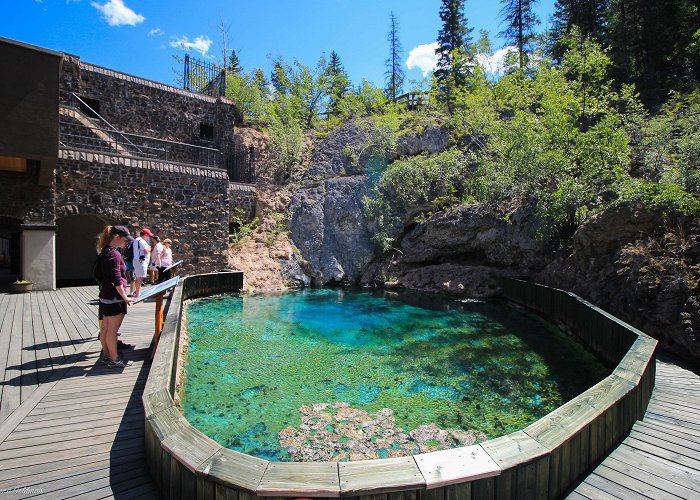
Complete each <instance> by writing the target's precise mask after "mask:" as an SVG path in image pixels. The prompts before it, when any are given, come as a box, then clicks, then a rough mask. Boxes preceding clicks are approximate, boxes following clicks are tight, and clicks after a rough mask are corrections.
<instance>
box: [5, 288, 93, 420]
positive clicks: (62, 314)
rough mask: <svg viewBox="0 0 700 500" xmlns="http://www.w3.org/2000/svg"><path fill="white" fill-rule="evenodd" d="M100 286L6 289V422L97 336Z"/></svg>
mask: <svg viewBox="0 0 700 500" xmlns="http://www.w3.org/2000/svg"><path fill="white" fill-rule="evenodd" d="M96 296H97V287H94V286H91V287H78V288H61V289H59V290H57V291H55V292H53V291H52V292H46V291H34V292H31V293H25V294H0V422H2V421H3V420H5V419H6V418H7V417H8V415H10V414H11V413H12V412H13V411H14V410H15V409H16V408H18V407H19V406H20V404H22V403H23V402H24V401H26V400H27V399H28V398H29V397H30V396H31V394H32V393H33V392H34V391H35V390H36V389H37V387H38V386H39V384H40V383H41V382H43V381H44V380H46V379H47V378H48V377H49V376H51V374H52V373H53V371H54V370H55V369H56V367H58V366H60V365H62V364H63V363H65V362H66V360H67V359H68V358H69V357H70V356H72V355H75V354H76V353H77V352H79V351H80V350H81V349H82V347H83V345H84V344H85V342H90V341H93V340H94V339H96V338H97V333H98V330H99V326H98V322H97V304H96V302H94V299H95V297H96Z"/></svg>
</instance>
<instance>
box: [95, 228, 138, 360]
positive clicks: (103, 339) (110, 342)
mask: <svg viewBox="0 0 700 500" xmlns="http://www.w3.org/2000/svg"><path fill="white" fill-rule="evenodd" d="M132 239H133V238H132V237H131V235H130V234H129V231H128V230H127V229H126V228H125V227H124V226H107V227H105V229H104V231H102V233H101V234H100V235H99V236H98V239H97V251H98V252H99V254H100V256H99V266H100V273H101V276H102V281H101V283H102V286H101V288H100V294H99V296H98V299H99V306H98V317H99V318H100V320H102V321H101V322H100V343H101V344H102V358H101V359H100V361H101V362H102V363H104V364H106V365H107V366H108V367H110V368H125V367H127V366H130V365H131V361H124V360H123V359H121V358H120V357H119V351H118V350H117V335H118V332H119V327H120V326H121V324H122V321H124V316H125V315H126V313H127V305H128V304H131V303H132V302H133V299H132V298H131V297H129V296H128V295H127V293H126V284H127V283H126V264H125V263H124V259H123V258H122V254H121V253H120V252H119V250H118V248H120V247H123V246H124V245H126V243H127V242H129V241H130V240H132Z"/></svg>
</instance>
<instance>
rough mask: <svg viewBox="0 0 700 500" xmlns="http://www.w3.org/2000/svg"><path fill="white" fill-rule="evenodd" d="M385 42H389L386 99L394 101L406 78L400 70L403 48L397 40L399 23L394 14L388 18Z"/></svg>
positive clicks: (401, 69)
mask: <svg viewBox="0 0 700 500" xmlns="http://www.w3.org/2000/svg"><path fill="white" fill-rule="evenodd" d="M386 38H387V41H388V42H389V58H388V59H387V60H386V63H385V64H386V73H385V76H386V88H385V92H386V96H387V99H390V100H392V101H394V102H395V101H396V98H397V97H398V96H399V95H400V94H401V90H402V88H403V82H404V80H405V78H406V75H405V74H404V71H403V68H402V66H401V65H402V62H401V60H402V57H401V56H402V54H403V48H402V47H401V41H400V40H399V22H398V20H397V19H396V16H395V15H394V13H393V12H392V13H391V16H390V27H389V33H387V37H386Z"/></svg>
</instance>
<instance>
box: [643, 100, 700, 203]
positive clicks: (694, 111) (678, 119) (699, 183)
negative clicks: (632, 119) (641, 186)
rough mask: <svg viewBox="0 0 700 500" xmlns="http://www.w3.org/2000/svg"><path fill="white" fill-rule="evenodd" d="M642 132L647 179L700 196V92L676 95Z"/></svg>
mask: <svg viewBox="0 0 700 500" xmlns="http://www.w3.org/2000/svg"><path fill="white" fill-rule="evenodd" d="M643 132H644V133H645V138H644V140H643V141H642V161H643V171H644V175H645V178H646V179H647V180H656V181H660V182H662V183H663V182H671V183H675V184H678V185H680V186H682V187H684V188H685V189H686V190H687V191H689V192H691V193H694V194H696V195H698V194H700V90H695V91H694V92H691V93H689V94H687V95H684V94H675V95H674V96H673V97H672V98H671V99H670V100H669V101H668V102H667V103H666V104H665V105H664V107H663V108H662V110H661V113H660V114H658V115H657V116H655V117H654V118H652V119H651V120H650V121H649V123H648V126H647V127H646V128H645V129H644V130H643Z"/></svg>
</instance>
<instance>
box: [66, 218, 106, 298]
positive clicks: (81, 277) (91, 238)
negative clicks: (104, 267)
mask: <svg viewBox="0 0 700 500" xmlns="http://www.w3.org/2000/svg"><path fill="white" fill-rule="evenodd" d="M105 224H107V223H106V222H105V221H104V220H103V219H101V218H100V217H98V216H96V215H69V216H67V217H61V218H60V219H57V220H56V286H76V285H90V284H94V279H93V276H92V264H93V262H94V261H95V257H96V255H97V252H96V250H95V243H96V241H97V235H98V234H99V233H100V232H101V231H102V230H103V229H104V227H105Z"/></svg>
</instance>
